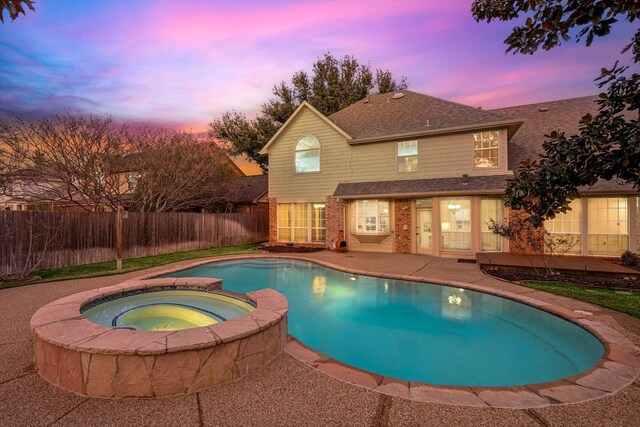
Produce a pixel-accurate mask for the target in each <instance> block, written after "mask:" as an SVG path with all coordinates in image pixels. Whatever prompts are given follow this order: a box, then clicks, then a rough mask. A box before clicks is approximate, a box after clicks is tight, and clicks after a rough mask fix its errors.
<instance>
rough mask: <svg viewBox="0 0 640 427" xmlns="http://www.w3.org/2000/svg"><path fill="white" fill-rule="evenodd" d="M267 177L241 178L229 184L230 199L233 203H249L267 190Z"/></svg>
mask: <svg viewBox="0 0 640 427" xmlns="http://www.w3.org/2000/svg"><path fill="white" fill-rule="evenodd" d="M268 186H269V179H268V176H267V175H254V176H241V177H238V178H236V179H234V180H233V181H231V183H230V184H229V193H230V194H231V195H230V197H229V198H230V199H231V201H232V202H234V203H251V202H253V201H254V200H256V199H257V198H258V197H260V196H262V195H263V194H264V193H265V192H266V191H267V189H268Z"/></svg>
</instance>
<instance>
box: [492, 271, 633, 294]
mask: <svg viewBox="0 0 640 427" xmlns="http://www.w3.org/2000/svg"><path fill="white" fill-rule="evenodd" d="M484 271H485V272H486V273H487V274H490V275H491V276H494V277H497V278H500V279H504V280H508V281H510V282H525V281H538V282H553V283H563V284H568V285H578V286H583V287H587V288H604V289H623V290H626V289H632V290H640V280H638V279H627V278H623V277H615V276H613V277H611V276H609V277H607V276H594V275H590V274H589V273H588V272H587V273H585V274H581V275H577V274H573V275H567V274H550V275H539V274H536V272H535V271H532V270H522V269H518V270H514V269H508V268H486V269H484Z"/></svg>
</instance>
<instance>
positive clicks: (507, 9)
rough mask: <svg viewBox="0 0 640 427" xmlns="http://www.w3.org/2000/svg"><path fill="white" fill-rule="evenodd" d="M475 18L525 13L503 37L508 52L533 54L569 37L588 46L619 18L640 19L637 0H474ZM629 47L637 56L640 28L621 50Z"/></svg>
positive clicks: (504, 17) (505, 18)
mask: <svg viewBox="0 0 640 427" xmlns="http://www.w3.org/2000/svg"><path fill="white" fill-rule="evenodd" d="M471 12H472V13H473V16H474V18H475V19H476V21H487V22H491V21H492V20H494V19H495V20H500V21H511V20H513V19H517V18H520V16H526V19H525V22H524V25H519V26H516V27H515V28H514V29H513V31H512V32H511V34H510V35H509V37H507V38H506V39H505V41H504V42H505V44H506V45H507V46H508V48H507V52H513V53H525V54H530V55H531V54H533V53H535V52H536V51H537V50H538V48H539V47H542V49H544V50H550V49H552V48H554V47H556V46H559V45H561V44H562V42H566V41H569V40H571V34H572V31H573V30H578V31H577V34H576V36H575V38H576V41H581V40H582V39H584V40H585V44H586V45H587V46H591V43H592V42H593V40H594V39H595V38H596V37H604V36H607V35H608V34H609V33H610V32H611V29H612V27H613V26H614V25H615V23H616V22H618V21H619V20H620V19H624V20H626V21H628V22H635V21H636V19H640V4H639V3H638V0H545V1H540V0H475V1H474V2H473V5H472V6H471ZM629 49H632V52H633V54H634V60H635V61H636V62H638V61H639V60H640V29H639V30H637V31H636V33H635V35H634V37H633V40H632V41H631V43H630V44H628V45H627V46H625V48H624V49H623V52H626V51H627V50H629Z"/></svg>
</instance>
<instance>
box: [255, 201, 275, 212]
mask: <svg viewBox="0 0 640 427" xmlns="http://www.w3.org/2000/svg"><path fill="white" fill-rule="evenodd" d="M270 212H271V205H270V204H269V203H264V202H258V203H256V204H253V205H251V213H263V214H269V213H270Z"/></svg>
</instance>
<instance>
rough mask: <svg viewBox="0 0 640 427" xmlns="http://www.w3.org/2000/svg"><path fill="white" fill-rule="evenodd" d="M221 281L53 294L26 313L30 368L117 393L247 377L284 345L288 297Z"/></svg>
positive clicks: (169, 390) (76, 385) (165, 390)
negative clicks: (239, 290)
mask: <svg viewBox="0 0 640 427" xmlns="http://www.w3.org/2000/svg"><path fill="white" fill-rule="evenodd" d="M221 287H222V281H221V280H220V279H210V278H187V279H177V280H176V279H148V280H135V281H129V282H124V283H121V284H119V285H115V286H111V287H107V288H99V289H95V290H91V291H87V292H81V293H78V294H73V295H70V296H68V297H65V298H62V299H59V300H56V301H54V302H52V303H50V304H47V305H45V306H44V307H42V308H40V309H39V310H38V311H37V312H36V313H35V314H34V315H33V317H32V318H31V329H32V330H33V333H34V335H35V365H36V368H37V370H38V372H39V373H40V375H41V376H42V377H43V378H44V379H45V380H47V381H49V382H50V383H52V384H54V385H56V386H58V387H61V388H64V389H67V390H70V391H72V392H75V393H77V394H81V395H85V396H99V397H115V398H121V397H159V396H170V395H176V394H184V393H194V392H197V391H199V390H202V389H204V388H207V387H210V386H212V385H215V384H220V383H223V382H226V381H231V380H234V379H236V378H239V377H242V376H244V375H247V374H249V373H251V372H253V371H255V370H256V369H258V368H260V367H262V366H264V365H265V364H267V363H269V362H270V361H271V360H272V359H273V358H274V357H275V356H277V355H278V354H280V352H282V348H283V347H284V345H285V343H286V341H287V312H288V303H287V299H286V298H285V297H284V296H283V295H282V294H280V293H278V292H276V291H274V290H272V289H261V290H259V291H255V292H248V293H247V294H236V293H230V292H225V291H222V290H221Z"/></svg>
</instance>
